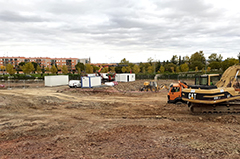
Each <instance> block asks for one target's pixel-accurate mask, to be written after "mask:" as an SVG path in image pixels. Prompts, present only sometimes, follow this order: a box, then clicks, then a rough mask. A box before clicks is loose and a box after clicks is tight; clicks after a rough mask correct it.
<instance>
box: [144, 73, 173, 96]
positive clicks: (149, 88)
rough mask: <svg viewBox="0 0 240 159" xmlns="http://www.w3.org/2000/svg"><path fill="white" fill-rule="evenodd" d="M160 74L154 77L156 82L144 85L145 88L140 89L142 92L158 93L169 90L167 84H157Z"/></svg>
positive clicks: (147, 82)
mask: <svg viewBox="0 0 240 159" xmlns="http://www.w3.org/2000/svg"><path fill="white" fill-rule="evenodd" d="M159 75H160V74H156V75H155V77H154V81H146V82H144V83H143V87H141V88H140V91H152V92H157V91H160V90H162V89H164V88H166V89H168V87H167V86H166V85H165V84H160V85H158V84H157V77H158V76H159Z"/></svg>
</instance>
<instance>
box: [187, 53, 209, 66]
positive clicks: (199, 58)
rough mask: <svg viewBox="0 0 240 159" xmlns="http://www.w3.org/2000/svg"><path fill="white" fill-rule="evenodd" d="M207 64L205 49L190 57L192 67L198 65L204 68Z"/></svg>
mask: <svg viewBox="0 0 240 159" xmlns="http://www.w3.org/2000/svg"><path fill="white" fill-rule="evenodd" d="M205 64H206V59H205V57H204V53H203V51H199V52H196V53H194V54H192V55H191V58H190V68H191V69H193V70H194V69H195V68H196V67H198V69H202V68H203V67H204V66H205Z"/></svg>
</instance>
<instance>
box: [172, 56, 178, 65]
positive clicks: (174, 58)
mask: <svg viewBox="0 0 240 159" xmlns="http://www.w3.org/2000/svg"><path fill="white" fill-rule="evenodd" d="M170 62H171V63H173V64H175V65H176V64H177V63H178V57H177V55H173V57H172V58H171V61H170Z"/></svg>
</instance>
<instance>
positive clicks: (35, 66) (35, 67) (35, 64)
mask: <svg viewBox="0 0 240 159" xmlns="http://www.w3.org/2000/svg"><path fill="white" fill-rule="evenodd" d="M31 63H32V64H33V67H34V69H35V70H34V71H37V66H38V64H37V63H36V62H31Z"/></svg>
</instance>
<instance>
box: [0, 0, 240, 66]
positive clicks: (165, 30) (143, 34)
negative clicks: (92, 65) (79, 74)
mask: <svg viewBox="0 0 240 159" xmlns="http://www.w3.org/2000/svg"><path fill="white" fill-rule="evenodd" d="M0 5H1V6H3V7H1V8H0V40H1V42H0V54H1V55H6V53H8V55H9V56H49V57H77V58H84V57H91V58H92V62H96V63H97V62H120V60H121V59H123V58H127V60H129V61H131V62H145V61H147V59H148V58H149V57H152V58H156V59H157V60H161V61H162V60H170V59H171V57H172V56H173V55H178V56H182V57H183V56H186V55H188V56H190V55H191V54H193V53H195V52H196V51H200V50H203V51H204V53H205V56H206V57H208V56H209V55H210V54H211V53H218V54H222V55H223V57H224V58H227V57H235V58H237V54H238V52H239V51H238V50H239V48H238V45H239V40H240V38H239V37H240V35H239V34H240V29H239V28H240V23H239V22H240V18H239V15H240V14H239V10H238V7H237V1H234V0H229V1H216V0H208V1H207V0H206V1H202V0H192V1H189V0H163V1H158V0H119V1H106V0H101V1H99V0H61V1H59V0H58V1H57V0H51V1H47V0H36V1H29V0H23V1H17V0H10V1H4V0H0Z"/></svg>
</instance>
